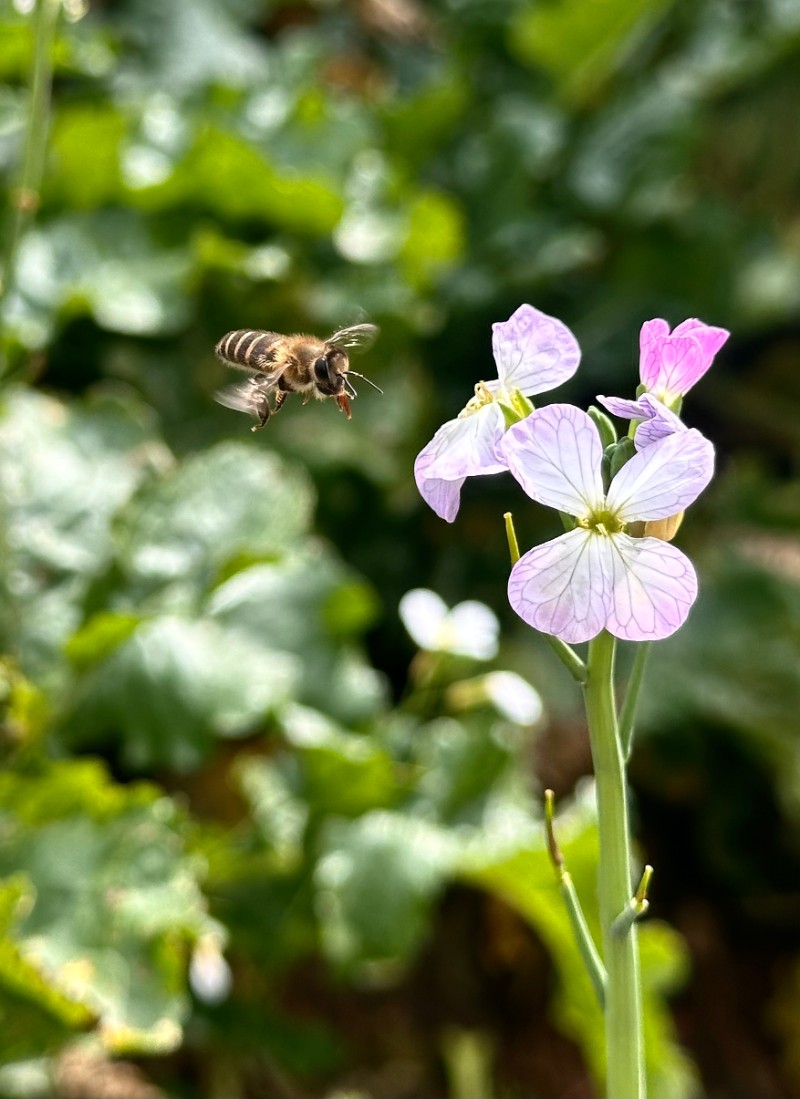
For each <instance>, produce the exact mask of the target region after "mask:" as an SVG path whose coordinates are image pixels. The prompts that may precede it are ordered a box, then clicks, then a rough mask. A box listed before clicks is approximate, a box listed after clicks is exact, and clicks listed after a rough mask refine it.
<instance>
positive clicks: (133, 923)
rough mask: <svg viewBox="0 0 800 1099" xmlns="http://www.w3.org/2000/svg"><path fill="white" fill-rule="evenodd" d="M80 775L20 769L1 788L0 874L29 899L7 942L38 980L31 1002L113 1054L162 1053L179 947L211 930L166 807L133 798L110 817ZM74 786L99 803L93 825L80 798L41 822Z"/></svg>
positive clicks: (179, 977)
mask: <svg viewBox="0 0 800 1099" xmlns="http://www.w3.org/2000/svg"><path fill="white" fill-rule="evenodd" d="M82 767H83V765H81V764H78V765H73V764H70V763H67V762H64V761H61V762H56V763H52V764H49V765H44V766H43V767H42V769H41V771H40V773H39V775H38V776H37V775H36V774H34V773H33V772H31V770H30V769H29V770H27V771H26V772H23V773H20V774H19V775H18V776H17V775H14V774H12V773H6V775H5V776H4V781H5V791H4V792H5V794H6V799H7V807H6V808H4V811H3V816H2V829H3V844H2V846H0V874H8V873H9V872H11V871H12V870H13V871H14V872H16V873H22V874H24V875H25V876H26V877H27V879H29V881H30V883H31V887H32V892H31V893H30V894H29V896H28V900H27V901H26V904H25V910H24V912H20V913H19V918H18V920H17V924H16V926H15V928H14V929H13V930H12V931H11V932H10V938H11V942H12V943H13V946H14V948H15V949H16V950H17V951H18V952H19V955H20V956H21V957H23V958H24V959H25V962H26V963H27V964H28V965H29V966H34V967H36V969H37V970H38V971H39V972H40V973H41V974H42V975H44V974H46V983H47V986H48V988H46V989H44V990H42V989H41V984H42V980H43V978H42V979H40V980H39V982H38V984H37V983H36V982H34V983H33V984H32V985H31V987H30V989H29V994H30V993H33V995H32V996H31V998H32V999H37V1000H40V1001H41V1003H42V1004H44V1006H45V1007H46V1008H47V1009H48V1010H50V1011H53V1010H56V1009H59V1010H61V1011H62V1014H64V1013H66V1018H65V1021H66V1022H67V1023H68V1024H69V1025H70V1026H80V1027H85V1026H86V1025H87V1023H88V1022H90V1021H91V1019H92V1018H93V1017H97V1019H98V1033H99V1035H100V1037H101V1038H102V1040H103V1042H104V1043H105V1045H106V1047H107V1048H109V1049H110V1050H112V1051H115V1052H122V1051H134V1050H138V1051H140V1052H156V1051H161V1052H164V1051H166V1050H168V1049H172V1048H175V1046H177V1045H178V1044H179V1042H180V1039H181V1034H182V1022H183V1019H184V1018H185V1015H186V1011H187V1007H188V1002H187V997H186V991H185V982H186V955H187V952H188V947H189V945H190V944H191V943H192V942H193V941H195V940H196V939H198V938H200V937H201V936H202V935H204V934H208V933H210V932H212V931H214V932H215V933H217V934H218V929H216V926H215V925H214V924H213V923H212V922H211V921H210V920H209V919H208V917H207V915H206V913H205V904H204V901H203V898H202V896H201V894H200V891H199V887H198V883H197V868H196V867H195V866H194V865H193V863H192V862H191V860H189V859H188V858H187V857H186V855H185V853H184V850H183V844H182V841H181V839H180V837H179V835H178V833H177V831H176V830H175V828H174V823H173V822H174V819H175V813H174V807H173V806H172V805H171V803H170V802H169V801H167V800H166V799H164V798H159V799H156V800H152V797H151V798H150V800H149V801H148V803H147V804H142V803H141V800H140V804H139V805H138V807H137V805H136V796H134V797H133V798H131V797H130V795H126V794H125V793H123V792H120V793H119V794H118V796H117V798H116V805H114V804H112V803H113V802H114V800H115V799H114V795H113V794H111V796H110V797H109V796H108V791H109V788H110V785H111V784H109V783H108V780H107V779H106V778H105V777H104V776H103V775H102V774H101V773H99V772H96V773H95V774H94V776H93V777H91V776H87V772H86V770H85V768H84V769H83V774H81V769H82ZM73 777H75V778H78V780H79V782H80V784H81V786H82V787H83V789H86V788H87V785H88V786H89V787H91V786H92V785H94V787H95V788H96V789H97V790H98V792H99V793H100V794H101V796H103V791H104V790H105V791H106V796H105V798H104V801H105V804H104V806H103V811H102V814H101V819H92V818H91V817H89V816H87V815H85V814H84V813H83V811H82V807H81V806H80V805H79V798H78V797H75V799H74V805H73V807H72V809H71V810H70V808H69V806H68V804H67V802H66V801H65V800H64V797H63V796H62V797H61V799H60V800H59V801H58V802H57V803H56V804H55V806H54V807H53V819H52V820H49V821H48V820H46V819H44V814H43V813H42V811H41V809H42V808H43V807H44V806H45V803H46V800H47V799H46V793H47V791H48V790H52V789H53V788H54V787H56V788H61V789H62V790H63V791H65V792H66V790H67V789H68V787H69V779H70V778H73ZM87 778H88V783H87ZM40 782H41V783H42V784H43V785H42V787H41V789H38V790H37V789H36V787H37V785H38V784H39V783H40ZM15 785H16V786H17V789H16V790H15ZM126 801H127V803H128V804H125V802H126ZM37 805H38V806H39V807H40V808H39V809H36V808H33V807H35V806H37ZM18 807H19V808H20V809H21V810H22V811H23V812H22V815H18V814H17V811H16V809H17V808H18ZM32 809H33V811H31V810H32ZM62 813H63V814H64V815H63V816H62V815H61V814H62ZM0 907H2V906H0ZM9 958H10V954H9V952H8V951H6V954H5V956H0V973H2V970H3V964H2V963H3V961H4V960H5V961H8V960H9ZM6 975H7V976H8V970H7V971H6ZM0 979H1V978H0ZM48 989H50V990H52V991H51V992H50V994H49V996H48V995H46V993H47V992H48ZM71 1003H72V1004H74V1005H76V1006H75V1008H74V1010H73V1009H72V1008H70V1006H69V1005H70V1004H71Z"/></svg>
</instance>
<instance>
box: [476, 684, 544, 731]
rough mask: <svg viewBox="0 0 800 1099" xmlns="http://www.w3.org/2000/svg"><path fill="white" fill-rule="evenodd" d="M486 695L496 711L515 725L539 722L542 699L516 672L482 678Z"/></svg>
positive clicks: (542, 709) (542, 710) (542, 708)
mask: <svg viewBox="0 0 800 1099" xmlns="http://www.w3.org/2000/svg"><path fill="white" fill-rule="evenodd" d="M484 684H485V686H486V693H487V694H488V695H489V698H490V699H491V701H492V703H493V704H494V706H495V707H496V709H497V710H499V712H500V713H501V714H502V715H503V717H507V718H508V720H509V721H514V722H516V724H517V725H535V724H536V722H537V721H540V720H541V717H542V713H543V712H544V707H543V706H542V698H541V695H540V694H539V692H538V691H537V690H535V689H534V688H533V687H532V686H531V685H530V683H528V681H527V680H526V679H523V678H522V676H521V675H517V673H516V672H489V674H488V675H486V676H484Z"/></svg>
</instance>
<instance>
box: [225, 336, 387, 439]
mask: <svg viewBox="0 0 800 1099" xmlns="http://www.w3.org/2000/svg"><path fill="white" fill-rule="evenodd" d="M377 335H378V329H377V327H376V325H374V324H354V325H352V326H351V327H350V328H340V329H338V331H336V332H334V333H333V335H332V336H330V337H329V338H328V339H327V340H320V339H317V337H316V336H303V335H294V336H282V335H281V334H280V332H263V331H260V330H258V329H251V328H239V329H237V330H236V331H235V332H228V334H227V335H225V336H223V337H222V339H221V340H220V341H219V343H218V344H217V346H216V348H215V349H214V350H215V351H216V354H217V356H218V357H219V358H220V359H222V361H223V362H224V363H225V365H226V366H231V367H234V368H235V369H237V370H246V371H247V372H248V373H249V374H250V377H249V378H248V379H247V381H245V382H237V383H236V384H235V385H229V386H226V387H225V388H224V389H220V390H219V391H218V392H217V393H216V394H215V398H216V400H218V401H219V403H220V404H223V405H225V406H226V407H227V408H235V409H237V410H238V411H240V412H248V413H249V414H250V415H251V416H255V418H256V419H257V420H258V423H257V424H255V425H254V427H253V431H258V429H259V428H262V427H264V426H265V424H266V423H267V421H268V420H269V418H270V416H272V415H274V414H275V413H276V412H277V411H278V410H279V409H280V408H281V407H282V405H283V402H284V401H285V400H286V398H287V396H288V395H289V394H290V393H302V394H304V398H303V404H305V403H306V402H307V401H308V400H309V399H310V397H312V396H314V397H316V398H317V399H318V400H320V401H322V400H324V399H325V398H326V397H333V398H334V399H335V400H336V403H337V404H338V406H339V408H340V409H341V410H342V412H345V413H346V414H347V418H348V420H349V419H350V398H351V397H356V396H357V395H358V394H357V393H356V391H355V389H354V387H353V383H352V382H351V381H350V378H351V377H354V378H362V379H363V380H364V381H365V382H366V383H367V384H368V385H371V386H372V388H373V389H377V390H378V392H379V393H382V392H383V390H382V389H379V388H378V386H377V385H375V383H374V382H371V381H370V380H369V378H365V377H364V375H363V374H358V373H356V371H355V370H351V369H350V360H349V358H348V351H366V349H367V348H368V347H371V346H372V344H373V343H374V342H375V337H376V336H377ZM273 393H274V394H275V403H274V404H273V405H271V404H270V397H271V395H272V394H273Z"/></svg>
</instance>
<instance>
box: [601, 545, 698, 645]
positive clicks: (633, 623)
mask: <svg viewBox="0 0 800 1099" xmlns="http://www.w3.org/2000/svg"><path fill="white" fill-rule="evenodd" d="M606 541H607V542H609V543H610V545H611V546H612V549H613V553H612V554H611V555H610V560H611V562H612V563H613V592H612V596H611V605H610V608H609V614H608V620H607V622H606V624H605V625H606V629H607V630H608V631H609V632H610V633H613V634H614V636H615V637H621V638H623V639H624V640H626V641H657V640H659V639H660V638H662V637H669V635H670V634H671V633H674V632H675V630H677V629H678V627H679V626H681V625H683V623H684V622H685V621H686V616H687V615H688V613H689V609H690V607H691V605H692V603H694V601H695V599H696V598H697V575H696V573H695V571H694V567H693V566H692V563H691V561H690V560H689V558H688V557H687V556H686V554H684V553H681V551H680V550H679V549H676V547H675V546H672V545H670V544H669V543H668V542H662V541H661V539H660V538H631V537H629V535H627V534H614V535H612V536H611V537H610V538H608V539H606Z"/></svg>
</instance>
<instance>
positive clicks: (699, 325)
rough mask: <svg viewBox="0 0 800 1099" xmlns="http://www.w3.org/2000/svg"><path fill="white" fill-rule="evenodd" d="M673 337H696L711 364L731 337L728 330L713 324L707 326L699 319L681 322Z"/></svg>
mask: <svg viewBox="0 0 800 1099" xmlns="http://www.w3.org/2000/svg"><path fill="white" fill-rule="evenodd" d="M672 335H673V336H694V338H695V339H696V340H697V341H698V342H699V344H700V346H701V347H702V349H703V354H704V355H705V356H706V358H707V359H708V365H709V366H710V365H711V362H712V360H713V358H714V356H715V355H716V353H717V352H718V351H719V349H720V348H721V347H722V345H723V344H724V343H725V341H726V340H727V339H728V337H729V336H730V332H729V331H728V330H727V328H715V327H714V325H712V324H705V323H704V322H703V321H700V320H698V319H697V317H690V318H689V320H688V321H681V323H680V324H679V325H678V326H677V328H675V329H673V332H672Z"/></svg>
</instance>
